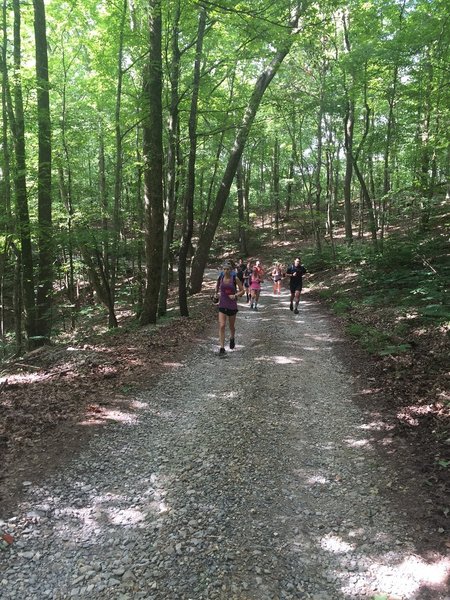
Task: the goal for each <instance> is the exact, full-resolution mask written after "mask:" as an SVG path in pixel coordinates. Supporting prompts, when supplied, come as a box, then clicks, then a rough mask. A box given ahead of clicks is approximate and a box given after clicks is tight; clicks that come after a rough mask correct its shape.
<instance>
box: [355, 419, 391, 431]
mask: <svg viewBox="0 0 450 600" xmlns="http://www.w3.org/2000/svg"><path fill="white" fill-rule="evenodd" d="M359 429H363V430H367V431H392V430H393V429H395V425H389V424H388V423H386V422H385V421H372V422H371V423H365V424H364V425H360V427H359Z"/></svg>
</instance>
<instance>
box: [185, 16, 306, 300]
mask: <svg viewBox="0 0 450 600" xmlns="http://www.w3.org/2000/svg"><path fill="white" fill-rule="evenodd" d="M297 22H298V16H297V18H296V22H295V23H294V25H293V27H295V26H296V24H297ZM293 41H294V37H293V36H292V35H291V37H290V39H289V40H288V41H287V42H286V45H285V46H284V47H283V48H282V49H281V50H279V51H278V52H277V53H276V54H275V56H274V58H273V59H272V61H271V63H270V64H269V65H268V66H267V67H266V68H265V69H264V70H263V71H262V73H261V74H260V76H259V77H258V79H257V81H256V83H255V86H254V89H253V93H252V96H251V98H250V101H249V103H248V106H247V109H246V111H245V113H244V117H243V119H242V122H241V125H240V127H239V129H238V131H237V135H236V138H235V141H234V144H233V149H232V151H231V154H230V156H229V159H228V163H227V166H226V168H225V172H224V174H223V177H222V182H221V184H220V186H219V189H218V192H217V195H216V200H215V203H214V206H213V208H212V211H211V214H210V216H209V219H208V222H207V224H206V227H205V229H204V231H203V234H202V236H201V237H200V240H199V243H198V246H197V251H196V253H195V255H194V259H193V261H192V272H191V293H193V294H195V293H196V292H199V291H200V290H201V287H202V280H203V272H204V270H205V266H206V263H207V261H208V253H209V249H210V248H211V244H212V241H213V239H214V235H215V233H216V229H217V226H218V224H219V221H220V217H221V216H222V212H223V209H224V207H225V203H226V201H227V198H228V195H229V193H230V187H231V184H232V182H233V179H234V176H235V175H236V169H237V168H238V165H239V161H240V159H241V156H242V152H243V151H244V147H245V144H246V142H247V138H248V135H249V133H250V129H251V127H252V124H253V121H254V118H255V115H256V113H257V110H258V108H259V105H260V104H261V100H262V98H263V96H264V92H265V91H266V89H267V88H268V86H269V84H270V82H271V81H272V79H273V78H274V76H275V74H276V73H277V71H278V69H279V68H280V65H281V63H282V62H283V60H284V58H285V57H286V55H287V54H288V52H289V50H290V48H291V46H292V43H293Z"/></svg>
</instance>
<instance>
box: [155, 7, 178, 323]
mask: <svg viewBox="0 0 450 600" xmlns="http://www.w3.org/2000/svg"><path fill="white" fill-rule="evenodd" d="M180 15H181V8H180V0H177V3H176V6H175V15H174V21H173V26H172V61H171V68H170V111H169V124H168V146H167V192H166V206H165V215H164V225H165V226H164V242H163V263H162V272H161V290H160V293H159V306H158V314H159V316H160V317H163V316H164V315H165V314H166V312H167V295H168V290H169V265H170V262H171V260H170V259H171V249H170V247H171V244H172V241H173V232H174V228H175V218H176V210H177V185H176V183H177V144H178V123H179V108H178V103H179V93H178V86H179V80H180V58H181V52H180V48H179V45H178V38H179V35H180V31H179V23H180Z"/></svg>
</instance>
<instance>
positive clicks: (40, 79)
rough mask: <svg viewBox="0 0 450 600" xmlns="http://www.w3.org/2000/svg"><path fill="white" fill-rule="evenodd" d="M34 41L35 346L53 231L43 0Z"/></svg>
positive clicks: (47, 329)
mask: <svg viewBox="0 0 450 600" xmlns="http://www.w3.org/2000/svg"><path fill="white" fill-rule="evenodd" d="M33 6H34V32H35V40H36V78H37V108H38V119H37V120H38V145H39V158H38V161H39V162H38V238H39V268H38V277H37V294H36V300H37V315H36V316H37V319H36V333H37V336H36V340H35V345H42V344H43V343H45V342H48V341H49V339H50V333H51V324H52V314H51V309H52V291H53V231H52V175H51V173H52V171H51V169H52V144H51V120H50V92H49V88H50V86H49V75H48V56H47V27H46V19H45V4H44V0H33Z"/></svg>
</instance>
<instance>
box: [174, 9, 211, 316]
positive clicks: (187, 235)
mask: <svg viewBox="0 0 450 600" xmlns="http://www.w3.org/2000/svg"><path fill="white" fill-rule="evenodd" d="M205 27H206V11H205V9H204V8H201V9H200V15H199V22H198V31H197V45H196V52H195V64H194V76H193V81H192V98H191V110H190V114H189V160H188V170H187V180H186V190H185V195H184V223H183V234H182V238H181V240H182V241H181V248H180V256H179V261H178V288H179V289H178V291H179V303H180V314H181V316H182V317H188V316H189V308H188V302H187V292H188V290H187V281H186V267H187V265H186V263H187V256H188V252H189V249H190V246H191V240H192V232H193V229H194V193H195V160H196V155H197V106H198V93H199V87H200V61H201V57H202V53H203V38H204V35H205Z"/></svg>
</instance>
